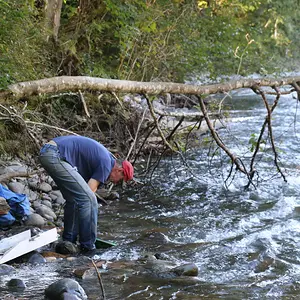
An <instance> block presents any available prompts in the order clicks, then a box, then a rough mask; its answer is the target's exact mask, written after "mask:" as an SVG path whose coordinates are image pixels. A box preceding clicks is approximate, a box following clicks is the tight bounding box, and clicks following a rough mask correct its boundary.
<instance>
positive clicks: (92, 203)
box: [39, 144, 98, 249]
mask: <svg viewBox="0 0 300 300" xmlns="http://www.w3.org/2000/svg"><path fill="white" fill-rule="evenodd" d="M39 159H40V162H41V164H42V166H43V167H44V169H45V170H46V171H47V173H48V174H49V175H50V176H51V177H52V179H53V180H54V182H55V183H56V185H57V186H58V188H59V189H60V191H61V193H62V195H63V196H64V198H65V200H66V204H65V208H64V232H63V236H62V237H63V240H66V241H70V242H72V243H76V241H77V237H78V235H79V243H80V245H81V247H82V248H85V249H94V248H95V241H96V235H97V217H98V202H97V198H96V196H95V194H94V193H93V192H92V190H91V189H90V187H89V186H88V184H87V183H86V181H85V180H84V179H83V178H82V176H81V175H80V174H79V173H78V172H77V170H76V168H73V167H72V166H71V165H70V164H69V163H67V162H66V161H64V160H62V159H61V158H60V155H59V151H58V148H57V147H56V146H54V145H49V144H45V145H44V146H43V147H42V149H41V151H40V157H39Z"/></svg>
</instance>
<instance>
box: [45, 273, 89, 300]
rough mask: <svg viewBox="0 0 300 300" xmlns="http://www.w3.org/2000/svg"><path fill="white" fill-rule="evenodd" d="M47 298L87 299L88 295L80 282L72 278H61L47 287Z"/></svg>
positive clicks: (61, 299)
mask: <svg viewBox="0 0 300 300" xmlns="http://www.w3.org/2000/svg"><path fill="white" fill-rule="evenodd" d="M45 299H47V300H64V299H68V300H85V299H87V295H86V293H85V291H84V289H83V288H82V287H81V286H80V285H79V283H78V282H77V281H75V280H73V279H70V278H64V279H60V280H58V281H56V282H54V283H52V284H51V285H49V286H48V287H47V288H46V289H45Z"/></svg>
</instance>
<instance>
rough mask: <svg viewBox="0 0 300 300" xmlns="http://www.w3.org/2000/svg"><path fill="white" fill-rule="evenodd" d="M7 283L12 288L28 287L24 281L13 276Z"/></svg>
mask: <svg viewBox="0 0 300 300" xmlns="http://www.w3.org/2000/svg"><path fill="white" fill-rule="evenodd" d="M6 285H7V286H8V287H11V288H18V289H25V288H26V284H25V283H24V281H23V280H22V279H18V278H13V279H11V280H9V281H8V282H7V284H6Z"/></svg>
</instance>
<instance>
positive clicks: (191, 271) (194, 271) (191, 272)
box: [171, 263, 198, 276]
mask: <svg viewBox="0 0 300 300" xmlns="http://www.w3.org/2000/svg"><path fill="white" fill-rule="evenodd" d="M171 271H172V272H173V273H175V274H176V275H178V276H197V275H198V267H197V266H196V265H195V264H194V263H189V264H184V265H181V266H178V267H176V268H174V269H172V270H171Z"/></svg>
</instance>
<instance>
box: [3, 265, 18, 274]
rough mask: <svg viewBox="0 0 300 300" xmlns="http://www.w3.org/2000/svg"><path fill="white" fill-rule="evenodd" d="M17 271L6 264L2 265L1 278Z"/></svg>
mask: <svg viewBox="0 0 300 300" xmlns="http://www.w3.org/2000/svg"><path fill="white" fill-rule="evenodd" d="M15 271H16V269H15V268H14V267H12V266H9V265H4V264H2V265H0V276H3V275H9V274H11V273H13V272H15Z"/></svg>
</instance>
